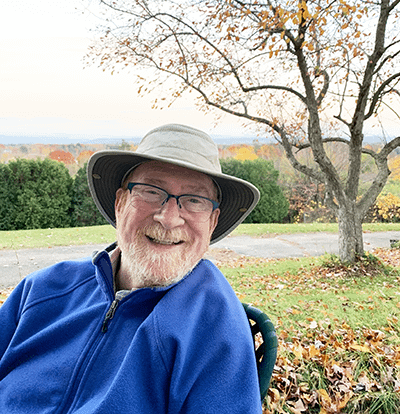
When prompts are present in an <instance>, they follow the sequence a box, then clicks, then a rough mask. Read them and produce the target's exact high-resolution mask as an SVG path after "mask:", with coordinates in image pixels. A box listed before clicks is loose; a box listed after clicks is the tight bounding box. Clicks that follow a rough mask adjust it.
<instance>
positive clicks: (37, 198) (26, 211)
mask: <svg viewBox="0 0 400 414" xmlns="http://www.w3.org/2000/svg"><path fill="white" fill-rule="evenodd" d="M7 167H8V171H7V168H6V167H4V166H3V167H2V170H3V174H2V178H3V179H4V181H5V182H6V185H7V194H8V197H9V200H10V206H7V207H6V208H5V209H2V211H1V213H2V216H1V218H0V222H2V223H4V225H5V224H6V223H7V226H8V229H16V230H20V229H40V228H51V227H68V226H69V225H70V209H71V190H72V181H73V180H72V178H71V176H70V175H69V172H68V170H67V168H66V167H65V166H64V165H63V164H61V163H58V162H56V161H52V160H49V159H45V160H43V161H42V160H39V159H38V160H26V159H18V160H16V161H11V162H10V163H9V164H8V165H7ZM3 197H4V196H3ZM11 206H12V207H11ZM5 214H8V217H6V216H5ZM3 228H4V227H3ZM4 229H6V228H4Z"/></svg>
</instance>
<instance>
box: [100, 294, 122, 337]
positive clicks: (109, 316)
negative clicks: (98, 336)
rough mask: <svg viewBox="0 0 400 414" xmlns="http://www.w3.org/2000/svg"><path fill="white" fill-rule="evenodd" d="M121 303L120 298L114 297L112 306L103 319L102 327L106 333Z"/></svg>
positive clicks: (102, 330)
mask: <svg viewBox="0 0 400 414" xmlns="http://www.w3.org/2000/svg"><path fill="white" fill-rule="evenodd" d="M118 305H119V300H118V299H114V300H113V302H112V303H111V306H110V307H109V309H108V311H107V313H106V316H105V318H104V321H103V325H102V327H101V332H103V333H106V332H107V330H108V323H109V322H110V320H111V319H112V318H113V317H114V314H115V311H116V309H117V307H118Z"/></svg>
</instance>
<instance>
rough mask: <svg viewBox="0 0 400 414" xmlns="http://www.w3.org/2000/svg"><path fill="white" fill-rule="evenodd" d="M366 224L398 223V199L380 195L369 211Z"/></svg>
mask: <svg viewBox="0 0 400 414" xmlns="http://www.w3.org/2000/svg"><path fill="white" fill-rule="evenodd" d="M365 221H366V222H369V221H370V222H373V223H398V222H400V198H399V197H397V196H395V195H393V194H390V193H388V194H380V195H379V196H378V198H377V200H376V201H375V203H374V205H373V206H372V207H371V208H370V209H369V211H368V213H367V216H366V218H365Z"/></svg>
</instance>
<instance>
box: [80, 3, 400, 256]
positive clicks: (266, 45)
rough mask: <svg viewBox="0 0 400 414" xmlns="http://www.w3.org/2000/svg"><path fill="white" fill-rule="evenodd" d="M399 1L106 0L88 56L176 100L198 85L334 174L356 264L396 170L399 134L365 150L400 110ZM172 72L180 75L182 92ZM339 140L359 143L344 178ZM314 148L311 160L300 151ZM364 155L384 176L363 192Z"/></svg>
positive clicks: (331, 196) (316, 173)
mask: <svg viewBox="0 0 400 414" xmlns="http://www.w3.org/2000/svg"><path fill="white" fill-rule="evenodd" d="M399 2H400V0H376V1H373V0H329V1H328V0H299V1H297V2H293V1H289V0H283V1H282V0H279V1H278V0H197V1H192V0H182V1H179V2H176V1H174V0H163V1H160V0H159V1H156V0H155V1H151V2H149V1H147V0H135V1H126V0H113V1H112V2H109V3H108V2H107V1H103V0H102V1H101V2H100V3H101V5H102V6H104V7H105V8H104V10H105V13H106V14H107V16H106V19H105V22H106V23H105V25H103V26H99V29H100V30H101V31H102V33H103V34H104V36H103V37H102V38H101V40H100V41H99V42H98V43H97V44H95V45H93V47H92V48H91V50H90V52H89V55H88V56H89V57H90V58H93V60H94V61H98V60H99V61H100V66H101V67H103V68H104V69H110V70H113V71H114V70H116V69H118V68H124V67H128V68H134V69H135V70H137V71H136V73H137V75H138V76H139V80H141V82H140V85H139V89H138V92H139V93H148V92H149V91H151V90H152V89H154V88H159V90H160V91H164V94H165V95H166V96H167V97H168V98H169V99H170V102H171V101H173V100H174V99H177V98H179V97H180V96H181V94H182V93H183V92H184V91H185V90H189V91H193V92H195V93H196V94H197V97H198V98H199V104H200V105H201V106H202V107H203V108H204V109H205V110H208V109H213V108H216V109H218V110H220V111H222V112H225V113H228V114H231V115H234V116H236V117H239V118H241V119H242V120H243V122H244V124H245V125H250V126H251V125H252V126H253V127H254V129H256V130H257V131H258V132H259V133H260V134H263V135H265V134H270V135H273V136H274V137H275V138H276V139H277V140H278V141H279V142H280V143H281V144H282V146H283V147H284V150H285V153H286V156H287V158H288V159H289V160H290V163H291V165H292V166H293V167H294V168H295V169H297V170H298V171H300V172H302V173H304V174H306V175H308V176H309V177H311V178H312V179H313V181H314V182H320V183H324V185H325V189H326V203H327V205H328V206H329V207H330V208H331V209H332V210H333V211H334V212H335V214H336V216H337V220H338V223H339V252H340V253H339V254H340V258H341V259H342V260H344V261H354V260H355V259H356V257H357V256H358V255H362V254H363V236H362V221H363V218H364V216H365V214H366V212H367V211H368V208H369V207H370V206H371V205H372V204H373V203H374V201H375V200H376V198H377V196H378V195H379V193H380V191H381V190H382V188H383V186H384V185H385V183H386V180H387V178H388V176H389V174H390V171H389V168H388V161H387V157H388V155H389V154H390V153H391V152H392V151H393V150H394V149H395V148H396V147H398V146H399V145H400V137H393V139H391V140H390V141H385V142H384V145H383V147H382V148H381V150H380V151H379V152H375V151H373V150H371V149H368V148H363V141H364V135H363V131H364V128H365V126H366V123H368V122H369V121H371V120H372V119H376V120H377V122H381V120H382V119H384V118H382V117H384V116H386V115H385V111H384V109H388V110H392V111H393V114H394V116H396V117H397V119H398V118H399V115H398V113H396V112H395V104H396V102H398V99H399V96H400V93H399V91H398V89H396V87H397V85H398V83H399V80H400V71H399V68H400V64H399V59H400V31H399V29H398V21H397V20H398V17H399V7H400V6H399ZM152 69H153V72H151V70H152ZM144 70H146V72H144ZM143 73H145V74H146V75H145V76H143ZM167 78H172V79H175V80H177V81H178V82H176V83H173V84H172V88H173V90H172V91H166V90H165V85H167V82H166V81H167ZM162 99H165V97H163V98H162ZM396 99H397V101H396ZM161 102H162V101H161ZM155 105H159V101H157V100H156V101H155ZM375 117H376V118H375ZM344 137H347V138H344ZM383 138H385V137H383ZM329 141H330V142H332V141H337V142H343V143H345V144H346V145H347V146H348V147H349V151H348V153H349V156H348V168H347V174H346V178H345V179H344V180H343V179H341V177H340V175H339V173H338V171H337V170H336V168H335V166H334V164H333V163H332V161H331V160H330V158H329V156H328V155H327V153H326V150H325V143H326V142H329ZM304 148H311V150H312V153H313V159H314V160H315V163H314V165H313V166H311V167H310V166H307V165H304V164H302V163H301V162H299V160H298V159H297V154H298V151H299V150H302V149H304ZM363 153H365V154H368V155H369V156H370V157H372V158H373V160H374V162H375V164H376V166H377V173H376V176H375V178H374V180H373V181H372V182H371V185H370V186H369V188H368V190H367V191H365V192H364V193H363V194H362V195H360V194H359V184H360V169H361V159H362V154H363Z"/></svg>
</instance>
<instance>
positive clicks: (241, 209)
mask: <svg viewBox="0 0 400 414" xmlns="http://www.w3.org/2000/svg"><path fill="white" fill-rule="evenodd" d="M151 160H157V161H162V162H166V163H170V164H174V165H178V166H181V167H185V168H189V169H191V170H194V171H199V172H201V173H204V174H207V175H208V176H210V177H211V178H212V179H213V180H214V181H215V182H216V183H217V185H218V187H219V189H220V192H221V194H220V200H219V201H220V206H219V208H220V211H221V212H220V215H219V219H218V224H217V226H216V228H215V230H214V232H213V234H212V237H211V243H215V242H217V241H218V240H221V239H222V238H223V237H225V236H226V235H228V234H229V233H230V232H231V231H232V230H233V229H234V228H235V227H237V226H238V225H239V224H240V223H241V222H242V221H243V220H244V219H245V218H246V217H247V216H248V215H249V214H250V212H251V211H252V210H253V208H254V207H255V205H256V204H257V202H258V200H259V198H260V193H259V191H258V190H257V188H256V187H255V186H254V185H252V184H251V183H249V182H247V181H244V180H241V179H239V178H236V177H233V176H230V175H226V174H223V173H222V172H221V166H220V163H219V160H218V147H217V145H216V144H215V143H214V142H213V140H212V139H211V138H210V137H209V136H208V135H207V134H206V133H204V132H202V131H199V130H198V129H194V128H192V127H189V126H185V125H178V124H168V125H164V126H161V127H158V128H155V129H153V130H152V131H150V132H149V133H148V134H147V135H146V136H145V137H144V138H143V139H142V141H141V142H140V144H139V146H138V148H137V150H136V151H135V152H133V151H119V150H109V151H108V150H105V151H99V152H96V153H94V154H93V155H92V157H91V158H90V160H89V162H88V167H87V173H88V180H89V188H90V192H91V194H92V197H93V199H94V202H95V203H96V206H97V208H98V209H99V210H100V212H101V213H102V215H103V216H104V217H105V218H106V219H107V220H108V222H109V223H110V224H112V225H113V226H114V227H115V211H114V205H115V195H116V191H117V190H118V188H120V187H121V185H122V181H123V179H124V177H125V176H126V174H127V173H128V172H129V171H130V170H132V169H133V168H134V167H135V166H137V165H139V164H141V163H143V162H145V161H151Z"/></svg>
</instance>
